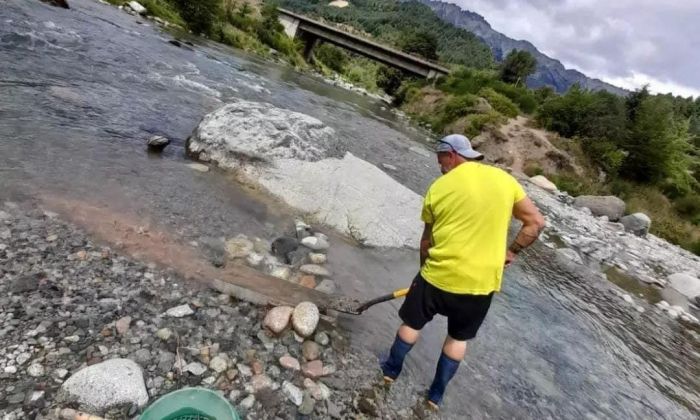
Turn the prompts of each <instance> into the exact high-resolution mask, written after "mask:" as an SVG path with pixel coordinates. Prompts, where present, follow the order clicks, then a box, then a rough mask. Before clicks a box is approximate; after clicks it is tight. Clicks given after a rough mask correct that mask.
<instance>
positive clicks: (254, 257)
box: [246, 252, 265, 267]
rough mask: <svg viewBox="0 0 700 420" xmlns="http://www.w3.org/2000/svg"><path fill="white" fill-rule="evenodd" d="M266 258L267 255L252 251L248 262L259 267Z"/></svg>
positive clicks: (247, 259) (247, 258)
mask: <svg viewBox="0 0 700 420" xmlns="http://www.w3.org/2000/svg"><path fill="white" fill-rule="evenodd" d="M264 259H265V257H264V256H263V255H262V254H258V253H257V252H251V253H250V254H248V257H246V262H247V263H248V265H249V266H251V267H258V266H259V265H260V264H261V263H262V262H263V260H264Z"/></svg>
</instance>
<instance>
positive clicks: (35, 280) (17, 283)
mask: <svg viewBox="0 0 700 420" xmlns="http://www.w3.org/2000/svg"><path fill="white" fill-rule="evenodd" d="M45 278H46V274H45V273H42V272H39V273H31V274H26V275H24V276H20V277H17V278H16V279H14V280H13V281H11V282H10V291H11V292H12V293H27V292H33V291H35V290H37V289H38V288H39V283H40V282H41V280H42V279H45Z"/></svg>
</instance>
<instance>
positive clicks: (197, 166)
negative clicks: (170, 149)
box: [187, 163, 209, 172]
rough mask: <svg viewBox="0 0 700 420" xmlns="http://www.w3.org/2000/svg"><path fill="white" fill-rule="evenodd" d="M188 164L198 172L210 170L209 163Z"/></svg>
mask: <svg viewBox="0 0 700 420" xmlns="http://www.w3.org/2000/svg"><path fill="white" fill-rule="evenodd" d="M187 166H188V167H190V168H191V169H194V170H195V171H198V172H209V167H208V166H207V165H202V164H201V163H189V164H187Z"/></svg>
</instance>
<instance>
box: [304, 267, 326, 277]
mask: <svg viewBox="0 0 700 420" xmlns="http://www.w3.org/2000/svg"><path fill="white" fill-rule="evenodd" d="M299 271H301V272H302V273H304V274H311V275H313V276H319V277H330V275H331V272H330V271H328V270H327V269H326V268H325V267H321V266H320V265H316V264H304V265H302V266H301V267H299Z"/></svg>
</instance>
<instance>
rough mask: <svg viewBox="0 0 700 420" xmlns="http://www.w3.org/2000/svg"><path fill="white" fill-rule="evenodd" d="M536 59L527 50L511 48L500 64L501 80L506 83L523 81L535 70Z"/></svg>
mask: <svg viewBox="0 0 700 420" xmlns="http://www.w3.org/2000/svg"><path fill="white" fill-rule="evenodd" d="M536 67H537V60H535V57H533V56H532V54H530V53H529V52H527V51H524V50H511V51H510V52H509V53H508V56H506V59H505V60H504V61H503V63H502V64H501V80H503V81H504V82H506V83H515V84H518V83H519V82H524V81H525V78H526V77H527V76H529V75H531V74H532V73H534V72H535V68H536Z"/></svg>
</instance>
